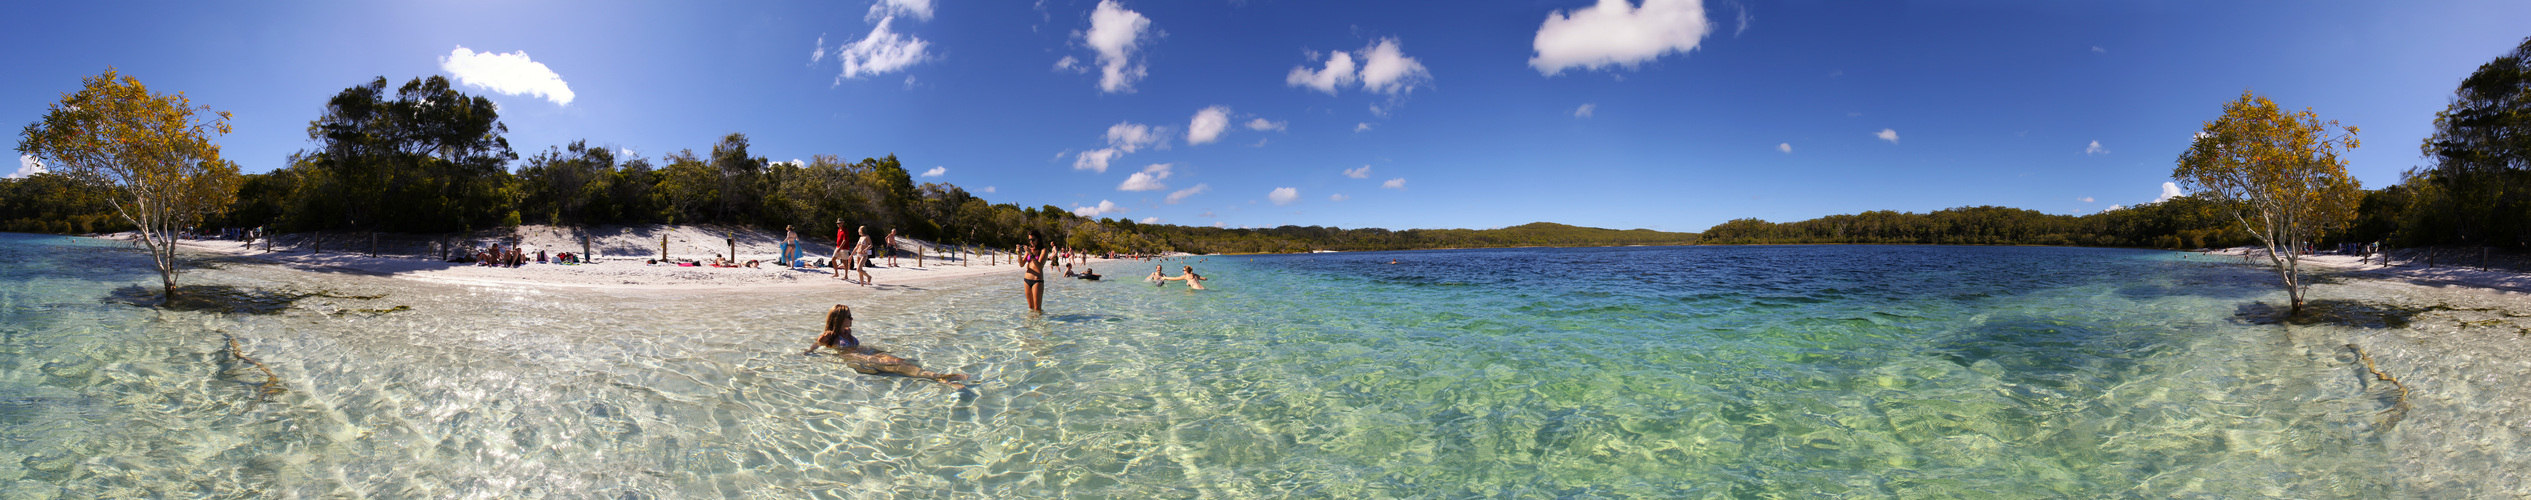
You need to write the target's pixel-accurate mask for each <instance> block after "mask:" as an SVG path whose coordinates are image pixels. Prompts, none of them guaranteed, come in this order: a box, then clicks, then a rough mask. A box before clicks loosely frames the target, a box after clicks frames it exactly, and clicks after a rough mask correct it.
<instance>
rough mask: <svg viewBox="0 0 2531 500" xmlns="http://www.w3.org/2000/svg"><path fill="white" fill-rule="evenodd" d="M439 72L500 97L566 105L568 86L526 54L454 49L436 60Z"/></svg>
mask: <svg viewBox="0 0 2531 500" xmlns="http://www.w3.org/2000/svg"><path fill="white" fill-rule="evenodd" d="M439 70H440V71H446V72H448V75H449V76H454V77H457V83H461V84H465V85H469V86H474V87H479V88H483V89H487V90H491V91H493V92H499V93H502V94H504V95H519V94H528V95H534V96H536V97H542V98H544V99H545V100H548V101H553V102H554V104H560V105H565V106H569V105H571V98H572V97H573V96H574V94H572V93H571V84H568V83H564V82H563V81H562V75H559V74H555V73H554V70H553V69H552V68H547V67H545V63H540V62H536V61H534V60H531V59H528V58H527V51H524V50H522V51H517V52H511V53H507V54H502V53H495V52H475V51H472V50H467V49H466V47H464V46H458V47H457V50H451V51H448V57H442V58H439Z"/></svg>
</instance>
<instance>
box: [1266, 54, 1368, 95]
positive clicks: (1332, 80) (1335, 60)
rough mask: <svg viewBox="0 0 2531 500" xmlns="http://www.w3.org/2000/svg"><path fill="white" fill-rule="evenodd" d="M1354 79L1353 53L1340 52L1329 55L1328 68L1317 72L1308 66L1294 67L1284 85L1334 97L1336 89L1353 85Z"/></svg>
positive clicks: (1287, 75)
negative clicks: (1311, 89) (1315, 90)
mask: <svg viewBox="0 0 2531 500" xmlns="http://www.w3.org/2000/svg"><path fill="white" fill-rule="evenodd" d="M1354 78H1355V75H1354V66H1353V53H1351V52H1345V51H1341V50H1339V51H1334V52H1329V53H1327V66H1326V67H1325V68H1322V69H1319V70H1317V71H1311V70H1310V69H1309V67H1308V66H1294V67H1293V68H1292V72H1291V73H1286V74H1284V75H1283V84H1284V85H1290V86H1294V87H1309V88H1313V89H1318V91H1319V92H1326V93H1328V94H1329V95H1333V94H1335V93H1336V89H1340V88H1343V87H1344V86H1345V85H1347V84H1351V83H1353V80H1354Z"/></svg>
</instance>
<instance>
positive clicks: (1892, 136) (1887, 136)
mask: <svg viewBox="0 0 2531 500" xmlns="http://www.w3.org/2000/svg"><path fill="white" fill-rule="evenodd" d="M1872 136H1873V137H1879V138H1881V140H1884V141H1889V143H1890V144H1897V143H1898V131H1896V130H1890V129H1881V131H1879V132H1873V133H1872Z"/></svg>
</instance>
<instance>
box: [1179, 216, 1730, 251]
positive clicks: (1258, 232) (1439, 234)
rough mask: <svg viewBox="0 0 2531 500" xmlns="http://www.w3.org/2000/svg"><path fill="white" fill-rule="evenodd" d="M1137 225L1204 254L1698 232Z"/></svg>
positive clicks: (1615, 240)
mask: <svg viewBox="0 0 2531 500" xmlns="http://www.w3.org/2000/svg"><path fill="white" fill-rule="evenodd" d="M1134 229H1136V230H1138V231H1139V232H1141V233H1143V234H1148V235H1151V236H1153V237H1155V238H1159V239H1162V240H1165V241H1167V242H1169V244H1170V245H1169V246H1171V247H1173V248H1176V249H1178V250H1183V251H1193V252H1202V253H1272V252H1306V251H1311V250H1344V251H1365V250H1415V249H1434V248H1490V247H1525V246H1550V247H1593V246H1624V245H1692V244H1695V243H1696V239H1697V235H1696V233H1668V232H1661V231H1654V230H1650V229H1627V230H1617V229H1601V228H1596V227H1581V226H1569V225H1564V224H1556V223H1552V222H1532V223H1528V224H1522V225H1518V226H1512V227H1506V228H1501V229H1407V230H1389V229H1380V228H1361V229H1342V228H1333V227H1321V226H1282V227H1276V228H1271V229H1219V228H1210V227H1186V226H1166V225H1142V226H1140V227H1137V228H1134Z"/></svg>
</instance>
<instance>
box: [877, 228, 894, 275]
mask: <svg viewBox="0 0 2531 500" xmlns="http://www.w3.org/2000/svg"><path fill="white" fill-rule="evenodd" d="M881 245H882V246H880V247H879V251H882V252H887V255H888V267H896V229H895V228H889V229H888V239H887V240H886V241H885V242H884V243H881Z"/></svg>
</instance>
